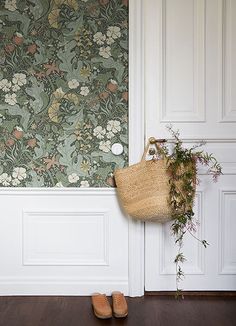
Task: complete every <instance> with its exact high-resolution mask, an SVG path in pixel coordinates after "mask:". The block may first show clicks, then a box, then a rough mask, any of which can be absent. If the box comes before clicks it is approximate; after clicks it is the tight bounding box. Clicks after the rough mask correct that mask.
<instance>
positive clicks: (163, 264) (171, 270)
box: [159, 190, 205, 275]
mask: <svg viewBox="0 0 236 326" xmlns="http://www.w3.org/2000/svg"><path fill="white" fill-rule="evenodd" d="M203 197H204V193H203V191H202V190H198V191H197V193H196V198H195V215H196V219H197V220H198V221H199V222H200V227H199V228H198V230H197V233H196V236H197V237H199V238H202V237H203V235H204V232H205V225H204V217H203V200H204V199H203ZM167 229H168V230H169V225H167V228H166V227H165V225H162V231H161V238H160V252H159V255H160V275H175V273H176V271H175V264H174V263H173V261H174V258H175V256H173V257H172V258H173V259H172V260H170V257H171V256H172V254H173V252H172V251H173V249H174V255H175V254H176V249H177V247H173V240H172V238H171V237H170V235H169V232H167V231H166V230H167ZM186 235H187V234H186ZM187 238H189V239H187ZM190 239H191V235H187V237H186V238H185V247H184V248H183V251H184V252H185V253H187V249H188V247H189V248H191V254H190V255H189V258H188V256H187V257H186V258H187V261H186V262H185V267H184V269H185V274H186V275H188V274H189V275H190V274H191V275H199V274H204V254H205V252H204V250H203V248H202V245H201V244H200V243H196V242H194V243H191V246H188V241H189V240H190ZM191 240H192V239H191ZM191 240H190V241H191ZM170 241H172V242H171V243H170ZM194 241H195V240H194ZM166 250H167V251H168V252H167V253H166ZM194 254H195V257H194ZM166 258H168V261H166ZM190 258H191V259H192V258H193V259H192V260H193V261H192V262H190Z"/></svg>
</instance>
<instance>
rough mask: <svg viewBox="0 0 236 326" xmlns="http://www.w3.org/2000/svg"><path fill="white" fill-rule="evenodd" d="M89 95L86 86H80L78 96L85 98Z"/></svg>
mask: <svg viewBox="0 0 236 326" xmlns="http://www.w3.org/2000/svg"><path fill="white" fill-rule="evenodd" d="M88 93H89V88H88V86H82V87H81V89H80V94H81V95H83V96H87V95H88Z"/></svg>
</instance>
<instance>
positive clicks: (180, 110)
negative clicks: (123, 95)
mask: <svg viewBox="0 0 236 326" xmlns="http://www.w3.org/2000/svg"><path fill="white" fill-rule="evenodd" d="M179 1H180V2H181V5H180V4H179ZM183 1H186V4H185V6H184V7H183ZM161 6H162V27H161V28H162V32H161V34H162V35H161V39H162V40H161V44H160V47H161V48H162V53H161V66H162V71H161V74H162V77H161V94H160V95H161V103H160V104H161V117H160V121H161V122H170V121H171V122H205V0H191V1H190V0H177V1H176V0H174V1H173V0H162V1H161ZM178 8H179V9H178ZM183 8H186V10H185V12H182V9H183ZM169 11H170V12H169ZM180 15H183V17H182V18H181V16H180ZM188 17H190V18H189V21H188ZM191 17H193V19H191ZM186 21H188V22H189V24H190V25H189V26H187V25H188V24H187V23H186ZM192 22H193V25H192V26H191V23H192ZM185 23H186V24H185ZM191 30H192V33H191ZM174 32H176V33H175V34H174ZM178 32H179V33H178ZM171 33H172V34H171ZM184 33H185V34H184ZM188 34H189V35H188ZM169 38H170V39H169ZM191 42H192V44H191ZM178 44H182V45H181V48H180V47H179V46H178ZM186 51H188V52H186ZM189 51H191V57H192V58H191V60H190V59H189V57H190V55H189V54H190V53H189ZM185 52H186V55H185V56H186V60H185V59H184V53H185ZM173 55H174V57H173ZM174 58H175V59H174ZM176 60H177V61H178V62H176ZM179 81H181V83H180V82H179ZM181 85H182V86H183V87H182V88H181Z"/></svg>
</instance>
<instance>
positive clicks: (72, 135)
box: [0, 0, 128, 187]
mask: <svg viewBox="0 0 236 326" xmlns="http://www.w3.org/2000/svg"><path fill="white" fill-rule="evenodd" d="M127 102H128V0H52V1H50V0H5V1H2V0H0V187H88V186H90V187H109V186H112V185H113V179H112V171H113V170H114V168H115V167H116V166H120V167H122V166H124V165H125V164H127V160H128V157H127V155H128V154H127V153H128V139H127V138H128V137H127V127H128V103H127ZM113 143H121V144H122V145H123V147H124V152H123V153H122V154H121V155H119V156H115V155H113V154H112V152H111V146H112V144H113Z"/></svg>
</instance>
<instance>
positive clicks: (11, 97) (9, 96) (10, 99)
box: [5, 93, 17, 105]
mask: <svg viewBox="0 0 236 326" xmlns="http://www.w3.org/2000/svg"><path fill="white" fill-rule="evenodd" d="M5 102H6V103H8V104H10V105H15V104H16V103H17V99H16V94H15V93H12V94H6V95H5Z"/></svg>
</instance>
